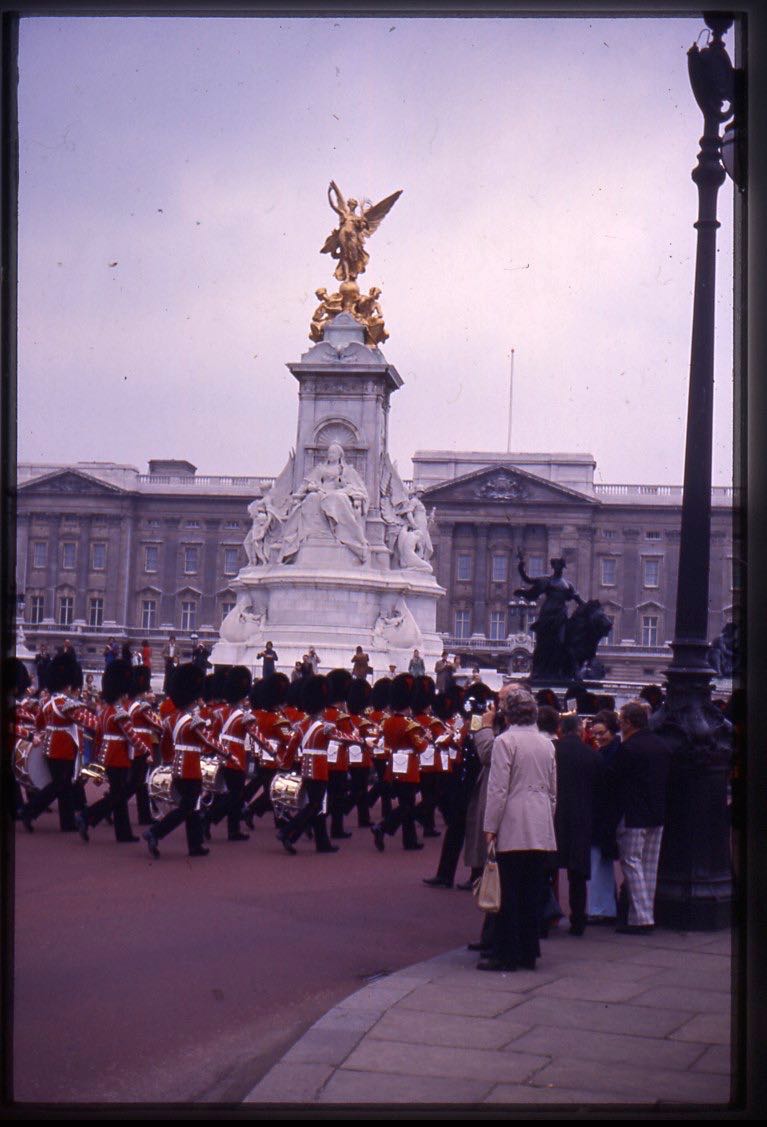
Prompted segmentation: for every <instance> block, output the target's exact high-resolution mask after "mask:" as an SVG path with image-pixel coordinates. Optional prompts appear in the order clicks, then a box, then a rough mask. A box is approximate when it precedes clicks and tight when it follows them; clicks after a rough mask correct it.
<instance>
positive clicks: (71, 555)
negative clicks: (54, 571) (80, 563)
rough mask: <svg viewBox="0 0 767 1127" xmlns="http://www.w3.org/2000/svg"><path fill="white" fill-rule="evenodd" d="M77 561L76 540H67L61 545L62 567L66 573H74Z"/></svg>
mask: <svg viewBox="0 0 767 1127" xmlns="http://www.w3.org/2000/svg"><path fill="white" fill-rule="evenodd" d="M76 560H77V544H76V543H75V542H74V540H65V541H64V543H63V544H62V545H61V566H62V568H63V570H64V571H74V569H75V562H76Z"/></svg>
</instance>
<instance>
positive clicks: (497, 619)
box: [489, 610, 506, 642]
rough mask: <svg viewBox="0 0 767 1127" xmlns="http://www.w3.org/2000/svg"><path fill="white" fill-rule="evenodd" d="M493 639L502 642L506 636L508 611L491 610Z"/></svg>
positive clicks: (491, 633)
mask: <svg viewBox="0 0 767 1127" xmlns="http://www.w3.org/2000/svg"><path fill="white" fill-rule="evenodd" d="M489 637H490V638H491V640H492V641H494V642H500V641H502V640H503V639H504V638H505V637H506V611H503V610H493V611H491V612H490V635H489Z"/></svg>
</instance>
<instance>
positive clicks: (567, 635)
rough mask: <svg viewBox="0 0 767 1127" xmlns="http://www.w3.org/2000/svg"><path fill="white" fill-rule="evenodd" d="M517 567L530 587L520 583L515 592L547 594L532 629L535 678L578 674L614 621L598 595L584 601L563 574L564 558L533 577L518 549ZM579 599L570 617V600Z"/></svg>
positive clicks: (534, 595) (565, 677)
mask: <svg viewBox="0 0 767 1127" xmlns="http://www.w3.org/2000/svg"><path fill="white" fill-rule="evenodd" d="M517 558H518V560H519V563H518V565H517V570H518V571H519V574H520V576H521V578H522V579H523V580H524V581H525V583H527V587H518V588H517V589H516V591H515V592H514V594H515V595H521V596H522V598H523V599H530V600H531V601H532V600H533V599H539V598H540V597H541V595H543V596H544V598H543V603H542V604H541V608H540V610H539V612H538V618H537V619H536V621H535V622H534V623H533V624H532V626H531V627H530V629H531V630H532V631H533V633H534V634H535V650H534V651H533V668H532V675H531V679H532V680H533V681H561V680H571V679H572V678H574V677H577V676H578V675H579V674H580V672H581V670H582V669H583V667H584V666H585V665H587V664H589V663H590V662H591V661H593V659H594V656H595V654H596V652H597V646H598V645H599V643H600V641H601V639H602V638H604V637H606V635H607V634H609V632H610V629H611V627H612V623H611V622H610V619H609V618H608V617H607V615H606V614H605V613H604V611H603V610H602V607H601V604H600V602H599V600H598V599H590V600H589V601H588V602H587V603H584V601H583V599H582V598H581V597H580V595H579V594H578V592H577V591H576V590H575V588H574V587H573V585H572V583H568V581H567V580H566V579H565V578H564V577H563V575H562V572H563V571H564V570H565V567H566V566H567V565H566V564H565V561H564V560H563V559H561V558H557V559H553V560H551V561H550V563H551V567H552V574H551V575H541V576H539V577H537V578H536V579H531V578H530V576H529V575H528V574H527V572H526V571H525V557H524V555H523V553H522V551H521V550H520V551H518V552H517ZM570 602H575V603H577V608H576V610H575V611H574V612H573V614H571V615H570V616H569V617H568V614H567V604H568V603H570Z"/></svg>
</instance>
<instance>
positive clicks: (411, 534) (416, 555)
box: [396, 524, 431, 571]
mask: <svg viewBox="0 0 767 1127" xmlns="http://www.w3.org/2000/svg"><path fill="white" fill-rule="evenodd" d="M396 548H397V556H398V562H399V566H400V567H402V568H414V569H415V570H417V571H431V564H430V563H429V561H428V560H426V559H424V558H423V550H424V545H423V543H422V538H421V533H420V532H419V531H418V529H417V528H410V527H409V526H408V525H406V524H403V525H402V527H401V528H400V530H399V533H398V535H397V544H396Z"/></svg>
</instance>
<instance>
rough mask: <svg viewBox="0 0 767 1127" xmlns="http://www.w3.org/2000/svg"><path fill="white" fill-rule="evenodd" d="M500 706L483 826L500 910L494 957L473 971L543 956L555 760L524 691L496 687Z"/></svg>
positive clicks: (512, 966)
mask: <svg viewBox="0 0 767 1127" xmlns="http://www.w3.org/2000/svg"><path fill="white" fill-rule="evenodd" d="M499 704H500V707H501V709H502V712H503V717H504V720H505V722H506V724H507V725H508V727H507V728H506V730H505V731H504V732H502V734H501V735H500V736H498V737H496V740H495V742H494V744H493V755H492V761H491V764H490V778H489V780H488V786H487V803H486V806H485V821H484V826H485V838H486V840H487V844H488V848H489V847H490V845H491V844H492V845H494V846H495V850H496V855H497V859H498V870H499V874H500V878H501V910H500V912H499V914H498V924H497V927H496V932H495V947H494V950H493V954H492V955H491V957H490V958H488V959H482V960H481V961H480V962H479V963H478V964H477V966H478V968H479V969H480V970H507V971H509V970H516V969H517V967H525V968H527V969H529V970H533V969H534V968H535V960H536V958H538V956H539V955H540V953H541V952H540V946H539V943H538V934H539V926H540V921H539V918H538V917H539V914H540V909H541V907H542V904H541V899H542V889H543V887H544V870H545V862H546V854H547V853H551V852H553V851H554V850H556V847H557V844H556V837H555V835H554V809H555V806H556V801H557V769H556V760H555V757H554V745H553V744H552V742H551V740H550V739H549V738H548V737H547V736H544V735H543V734H542V733H541V732H539V731H538V729H537V728H536V726H535V721H536V717H537V715H538V709H537V706H536V704H535V700H534V699H533V697H532V696H531V694H530V693H528V692H527V690H525V689H521V688H519V687H518V686H513V685H510V686H508V688H505V689H502V690H501V694H500V701H499Z"/></svg>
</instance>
